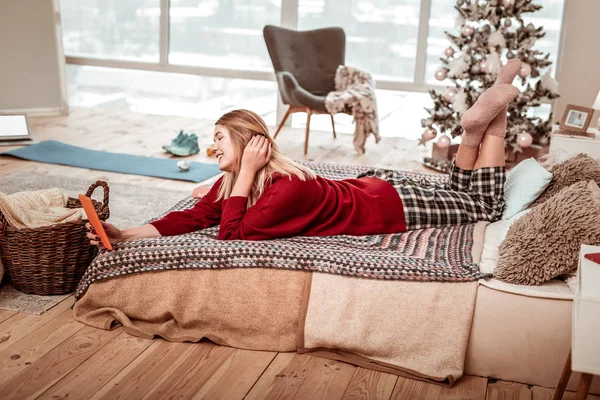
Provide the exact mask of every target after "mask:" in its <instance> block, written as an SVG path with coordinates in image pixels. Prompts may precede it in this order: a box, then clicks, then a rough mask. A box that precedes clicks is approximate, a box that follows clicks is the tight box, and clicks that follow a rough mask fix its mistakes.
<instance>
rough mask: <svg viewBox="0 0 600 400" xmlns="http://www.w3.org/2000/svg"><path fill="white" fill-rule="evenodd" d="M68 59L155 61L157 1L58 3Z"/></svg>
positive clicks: (73, 0)
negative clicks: (70, 57)
mask: <svg viewBox="0 0 600 400" xmlns="http://www.w3.org/2000/svg"><path fill="white" fill-rule="evenodd" d="M60 5H61V7H60V11H61V15H62V28H63V46H64V49H65V53H66V54H67V55H70V56H81V57H93V58H105V59H120V60H136V61H148V62H158V60H159V33H160V29H159V18H160V0H126V1H119V0H61V2H60Z"/></svg>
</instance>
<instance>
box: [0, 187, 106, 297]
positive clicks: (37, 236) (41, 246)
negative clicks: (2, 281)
mask: <svg viewBox="0 0 600 400" xmlns="http://www.w3.org/2000/svg"><path fill="white" fill-rule="evenodd" d="M98 186H102V188H103V189H104V201H103V202H102V203H98V202H96V201H92V202H93V204H94V207H95V208H96V211H97V212H98V215H99V217H100V219H101V220H103V221H105V220H106V219H107V218H108V217H109V209H108V192H109V189H108V185H107V183H106V182H103V181H97V182H96V183H94V184H92V185H91V186H90V188H89V189H88V191H87V193H86V196H88V197H89V196H91V194H92V193H93V191H94V189H96V188H97V187H98ZM80 207H81V202H80V201H79V199H74V198H69V200H68V202H67V208H80ZM86 222H87V221H77V222H66V223H63V224H56V225H51V226H44V227H39V228H33V229H29V228H25V229H15V228H12V227H10V226H9V225H8V222H7V221H6V218H4V215H2V213H1V212H0V257H1V260H2V263H3V264H4V268H5V271H6V274H7V275H8V277H9V278H10V280H11V281H12V284H13V286H14V287H15V288H16V289H18V290H20V291H21V292H25V293H33V294H39V295H57V294H65V293H70V292H73V291H75V289H76V288H77V284H78V283H79V280H80V279H81V277H82V276H83V274H84V272H85V270H86V268H87V267H88V266H89V265H90V263H91V262H92V260H93V259H94V257H95V256H96V254H97V252H98V249H97V248H96V247H95V246H91V245H90V243H89V239H88V238H87V237H86V233H87V229H86V228H85V224H86Z"/></svg>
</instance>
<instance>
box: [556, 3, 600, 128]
mask: <svg viewBox="0 0 600 400" xmlns="http://www.w3.org/2000/svg"><path fill="white" fill-rule="evenodd" d="M558 68H559V69H558V71H557V80H558V82H559V85H560V86H559V91H560V95H561V97H559V98H558V99H556V100H555V103H554V115H553V119H554V121H559V120H560V119H561V117H562V115H563V113H564V111H565V107H566V105H567V104H575V105H579V106H584V107H591V106H592V104H593V102H594V100H595V99H596V95H597V94H598V91H599V90H600V0H566V6H565V19H564V26H563V40H562V49H561V57H560V64H559V67H558ZM599 116H600V112H599V111H596V113H595V115H594V119H593V120H592V125H593V126H595V124H596V121H597V120H598V117H599Z"/></svg>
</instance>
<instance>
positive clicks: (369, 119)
mask: <svg viewBox="0 0 600 400" xmlns="http://www.w3.org/2000/svg"><path fill="white" fill-rule="evenodd" d="M325 108H327V111H328V112H329V113H330V114H335V113H339V112H342V111H344V110H345V109H346V108H349V109H350V110H351V111H352V115H353V116H354V123H355V127H354V141H353V143H354V148H355V149H356V151H358V152H359V153H364V152H365V142H366V141H367V137H368V136H369V135H370V134H372V135H373V136H375V143H379V139H380V136H379V120H378V119H377V99H376V98H375V82H374V81H373V78H372V77H371V74H369V73H368V72H365V71H361V70H360V69H358V68H354V67H348V66H345V65H340V66H339V67H338V68H337V71H336V73H335V92H330V93H329V94H327V98H326V99H325Z"/></svg>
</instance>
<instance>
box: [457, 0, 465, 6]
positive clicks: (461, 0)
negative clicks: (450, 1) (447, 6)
mask: <svg viewBox="0 0 600 400" xmlns="http://www.w3.org/2000/svg"><path fill="white" fill-rule="evenodd" d="M456 4H458V5H459V6H462V5H463V4H465V0H458V1H457V2H456Z"/></svg>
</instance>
